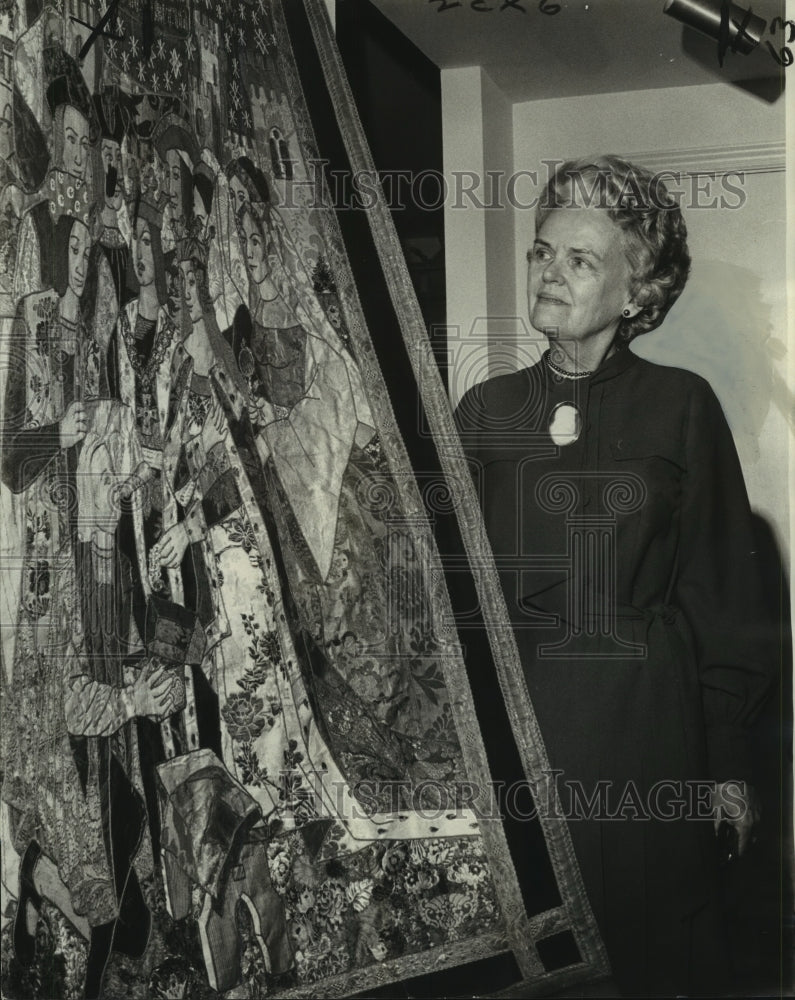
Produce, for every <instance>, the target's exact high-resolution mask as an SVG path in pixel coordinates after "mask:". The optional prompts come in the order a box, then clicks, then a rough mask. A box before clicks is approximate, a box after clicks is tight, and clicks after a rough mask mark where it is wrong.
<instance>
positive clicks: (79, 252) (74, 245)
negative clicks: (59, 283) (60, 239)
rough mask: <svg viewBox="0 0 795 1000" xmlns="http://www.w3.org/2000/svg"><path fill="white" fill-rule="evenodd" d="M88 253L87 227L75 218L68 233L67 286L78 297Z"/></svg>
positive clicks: (82, 285) (83, 280) (84, 278)
mask: <svg viewBox="0 0 795 1000" xmlns="http://www.w3.org/2000/svg"><path fill="white" fill-rule="evenodd" d="M90 254H91V239H90V237H89V235H88V229H87V228H86V227H85V226H84V225H83V223H82V222H80V221H79V220H77V219H76V220H75V222H74V224H73V225H72V231H71V233H70V234H69V288H70V289H71V290H72V291H73V292H74V294H75V295H76V296H77V297H78V298H80V296H81V295H82V294H83V289H84V288H85V286H86V275H87V274H88V260H89V256H90Z"/></svg>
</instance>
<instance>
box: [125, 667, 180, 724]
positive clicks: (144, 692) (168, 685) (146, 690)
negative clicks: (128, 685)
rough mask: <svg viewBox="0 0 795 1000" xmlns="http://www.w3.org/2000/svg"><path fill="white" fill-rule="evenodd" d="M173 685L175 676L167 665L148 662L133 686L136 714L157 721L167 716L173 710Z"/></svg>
mask: <svg viewBox="0 0 795 1000" xmlns="http://www.w3.org/2000/svg"><path fill="white" fill-rule="evenodd" d="M173 686H174V677H173V676H172V675H171V674H170V673H169V671H167V670H166V668H165V667H162V666H155V665H154V664H153V663H152V662H151V661H150V662H149V663H147V664H146V666H145V667H144V669H143V670H142V671H141V673H140V674H139V675H138V676H137V677H136V679H135V681H134V682H133V686H132V688H133V690H132V696H133V705H134V706H135V714H136V715H145V716H149V717H150V718H154V719H156V720H157V721H162V720H163V719H165V718H167V717H168V716H169V715H170V714H171V712H172V711H173V705H174V696H173V691H172V688H173Z"/></svg>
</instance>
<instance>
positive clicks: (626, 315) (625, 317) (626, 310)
mask: <svg viewBox="0 0 795 1000" xmlns="http://www.w3.org/2000/svg"><path fill="white" fill-rule="evenodd" d="M621 315H622V316H623V317H624V319H629V317H630V316H631V315H632V313H631V312H630V311H629V309H625V310H624V311H623V312H622V313H621Z"/></svg>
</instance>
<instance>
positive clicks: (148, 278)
mask: <svg viewBox="0 0 795 1000" xmlns="http://www.w3.org/2000/svg"><path fill="white" fill-rule="evenodd" d="M132 243H133V247H132V249H133V255H134V259H135V277H136V278H137V279H138V284H139V285H141V287H144V286H146V285H151V284H152V282H153V281H154V280H155V255H154V250H153V249H152V234H151V232H150V230H149V223H148V222H146V220H145V219H141V218H139V219H138V221H137V223H136V226H135V232H134V233H133V240H132Z"/></svg>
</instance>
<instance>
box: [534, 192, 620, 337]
mask: <svg viewBox="0 0 795 1000" xmlns="http://www.w3.org/2000/svg"><path fill="white" fill-rule="evenodd" d="M631 274H632V272H631V269H630V265H629V261H628V260H627V257H626V253H625V245H624V238H623V234H622V232H621V230H620V229H619V227H618V226H617V225H616V224H615V223H614V222H613V220H612V219H611V218H610V216H609V215H608V213H607V211H606V210H604V209H601V208H596V207H589V208H579V207H571V208H556V209H553V210H552V211H551V212H550V213H549V215H548V216H547V218H546V219H545V221H544V223H543V225H542V226H541V228H540V229H539V231H538V233H537V234H536V240H535V243H534V244H533V249H532V251H531V254H530V266H529V269H528V276H527V301H528V311H529V314H530V322H531V323H532V324H533V326H534V327H535V328H536V329H537V330H540V331H542V332H544V333H546V334H547V335H548V336H554V337H555V339H557V340H562V341H563V340H568V341H575V342H578V343H584V342H585V341H587V340H589V339H590V338H592V337H596V336H598V335H599V334H604V333H607V332H610V331H612V332H615V329H616V327H617V325H618V322H619V320H620V318H621V313H622V310H623V309H624V308H625V307H627V306H628V305H629V304H630V302H631V295H630V279H631Z"/></svg>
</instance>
